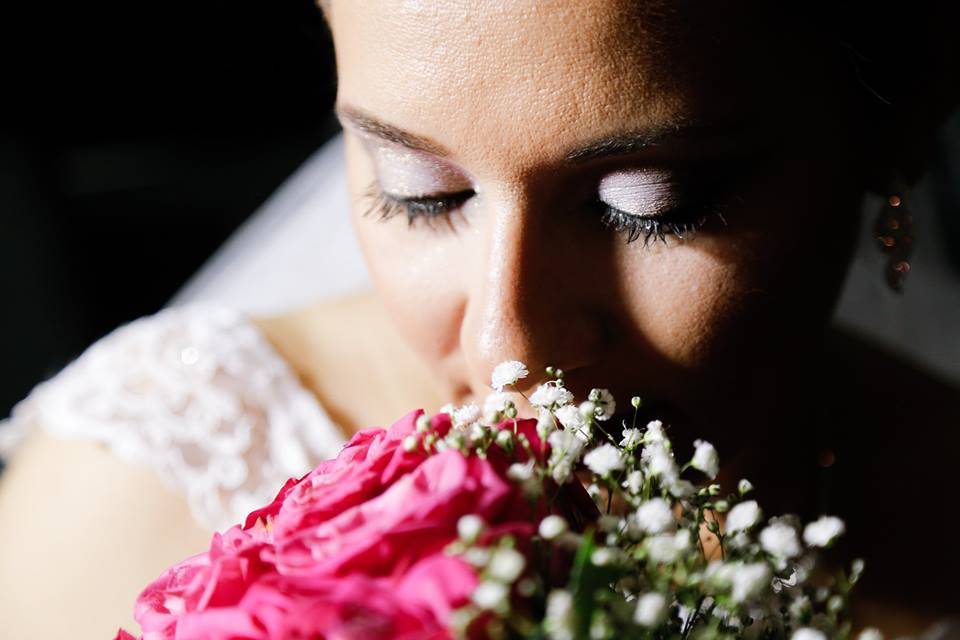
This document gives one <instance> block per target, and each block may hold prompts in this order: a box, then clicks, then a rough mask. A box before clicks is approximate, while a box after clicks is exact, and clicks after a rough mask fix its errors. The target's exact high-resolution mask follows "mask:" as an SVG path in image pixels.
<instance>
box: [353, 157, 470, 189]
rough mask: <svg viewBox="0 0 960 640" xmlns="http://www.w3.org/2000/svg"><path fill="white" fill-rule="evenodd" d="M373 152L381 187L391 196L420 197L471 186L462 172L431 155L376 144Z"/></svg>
mask: <svg viewBox="0 0 960 640" xmlns="http://www.w3.org/2000/svg"><path fill="white" fill-rule="evenodd" d="M371 152H372V153H371V154H372V157H373V161H374V164H375V165H376V169H377V178H378V180H379V181H380V188H381V189H383V191H384V192H385V193H388V194H390V195H391V196H394V197H398V198H418V197H424V196H435V195H438V194H449V193H458V192H460V191H464V190H467V189H470V188H471V184H470V180H469V179H467V177H466V176H464V175H463V173H461V172H460V171H457V169H456V168H454V167H452V166H451V165H450V164H449V163H447V162H443V161H441V160H438V159H436V158H434V157H432V156H430V154H427V153H423V152H420V151H413V150H410V149H403V148H397V147H393V146H388V145H375V146H373V148H372V149H371Z"/></svg>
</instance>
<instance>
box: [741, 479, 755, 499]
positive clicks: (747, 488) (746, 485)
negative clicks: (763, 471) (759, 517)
mask: <svg viewBox="0 0 960 640" xmlns="http://www.w3.org/2000/svg"><path fill="white" fill-rule="evenodd" d="M737 491H739V492H740V495H742V496H743V495H746V494H748V493H750V492H751V491H753V484H752V483H751V482H750V481H749V480H747V479H746V478H744V479H742V480H741V481H740V482H739V483H738V484H737Z"/></svg>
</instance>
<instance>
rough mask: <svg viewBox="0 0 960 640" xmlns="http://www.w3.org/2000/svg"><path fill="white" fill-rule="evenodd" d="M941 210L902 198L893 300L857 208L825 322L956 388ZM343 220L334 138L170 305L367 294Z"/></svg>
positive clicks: (958, 290)
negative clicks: (908, 223)
mask: <svg viewBox="0 0 960 640" xmlns="http://www.w3.org/2000/svg"><path fill="white" fill-rule="evenodd" d="M943 140H944V141H945V144H944V146H943V148H944V149H945V151H946V153H945V154H944V155H945V162H947V163H948V166H947V169H948V170H949V169H951V168H952V169H953V173H952V174H950V175H953V176H954V179H957V177H960V113H958V114H955V116H954V118H953V119H952V120H951V121H950V122H949V123H948V125H947V126H946V127H945V128H944V138H943ZM942 200H943V198H942V197H939V196H938V194H937V189H935V185H934V183H933V180H932V179H931V178H930V177H929V176H928V177H926V178H924V179H923V180H922V181H921V182H920V183H919V184H918V185H917V186H916V188H915V189H914V190H913V191H912V193H911V198H910V206H911V209H912V211H913V214H914V218H915V220H916V225H915V226H916V242H915V250H914V255H913V260H912V268H911V270H910V273H909V275H908V277H907V280H906V285H905V292H904V294H903V295H897V294H894V293H893V292H891V291H890V290H889V289H887V287H886V284H885V283H884V281H883V276H882V274H883V266H884V264H885V262H884V261H885V256H883V255H882V254H881V253H880V252H879V251H878V250H877V248H876V247H875V240H874V238H873V234H872V226H873V221H874V218H875V216H876V212H877V211H878V210H879V207H880V205H881V199H880V198H879V197H877V196H871V197H867V198H866V199H865V201H864V208H865V210H864V215H863V221H864V222H863V228H862V229H861V234H860V242H859V246H858V248H857V253H856V256H855V257H854V260H853V263H852V265H851V268H850V271H849V274H848V276H847V280H846V282H845V283H844V287H843V292H842V294H841V297H840V301H839V304H838V306H837V310H836V315H835V320H834V321H835V322H836V323H838V324H841V325H844V326H846V327H850V328H853V329H855V330H857V331H858V332H860V333H862V334H865V335H866V336H868V337H870V338H873V339H875V340H876V341H878V342H880V343H881V344H883V345H884V346H886V347H887V348H889V349H891V350H892V351H894V352H897V353H900V354H902V355H904V356H906V357H908V358H909V359H911V360H912V361H914V362H915V363H917V364H919V365H920V366H922V367H924V368H926V369H928V370H931V371H933V372H935V373H939V374H940V375H941V376H943V377H946V378H949V379H952V380H954V381H958V382H960V274H958V273H957V271H956V270H954V269H952V268H951V267H950V265H949V263H948V261H947V259H946V251H945V247H944V244H943V240H942V238H941V237H940V236H939V235H938V234H937V232H936V225H935V222H936V217H937V215H960V207H958V203H956V202H943V201H942ZM944 208H947V209H949V210H945V209H944ZM348 211H349V204H348V196H347V188H346V176H345V171H344V163H343V138H342V134H339V135H337V136H335V137H334V138H333V139H332V140H331V141H330V142H328V143H327V144H326V145H325V146H324V147H322V148H321V149H320V150H319V151H317V152H316V153H315V154H314V155H313V156H312V157H310V158H309V159H308V160H307V161H306V162H305V163H304V164H303V165H302V166H301V167H300V168H299V169H298V170H297V171H296V172H295V173H294V174H293V175H292V176H291V177H290V178H289V179H288V180H287V181H286V182H285V183H284V184H283V185H281V187H280V188H279V189H278V190H277V191H276V193H274V195H273V196H272V197H271V198H270V199H269V200H268V201H267V202H266V203H265V204H264V205H263V206H262V207H261V208H260V210H259V211H257V212H256V213H255V214H254V215H253V216H252V217H251V218H250V219H249V221H248V222H247V223H245V224H244V225H243V226H242V227H241V228H240V229H239V230H237V232H236V233H234V234H233V236H232V237H231V238H230V239H229V240H228V241H227V242H226V243H225V244H224V246H223V247H222V248H221V249H220V250H219V251H218V252H217V253H216V254H215V255H214V256H213V257H212V258H211V259H210V260H209V261H208V262H207V264H206V265H205V266H204V267H203V268H201V269H200V271H199V272H198V273H197V274H196V275H195V276H194V277H193V278H192V279H191V280H190V281H189V282H188V283H187V285H186V286H185V287H184V288H183V289H182V290H181V291H180V293H179V294H178V295H177V296H176V297H175V298H174V299H173V301H172V304H181V303H185V302H190V301H196V300H205V301H214V302H220V303H224V304H227V305H230V306H233V307H236V308H239V309H241V310H243V311H246V312H249V313H253V314H270V313H278V312H281V311H283V310H285V309H290V308H294V307H297V306H299V305H303V304H307V303H309V302H312V301H315V300H317V299H319V298H325V297H330V296H335V295H339V294H343V293H347V292H350V291H355V290H358V289H362V288H365V287H368V286H369V276H368V274H367V272H366V268H365V266H364V263H363V260H362V258H361V255H360V250H359V248H358V247H357V243H356V240H355V238H354V235H353V231H352V228H351V226H350V221H349V213H348Z"/></svg>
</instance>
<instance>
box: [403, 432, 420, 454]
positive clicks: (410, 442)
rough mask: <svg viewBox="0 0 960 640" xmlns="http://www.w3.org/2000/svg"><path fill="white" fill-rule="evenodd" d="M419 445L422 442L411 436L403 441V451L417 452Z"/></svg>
mask: <svg viewBox="0 0 960 640" xmlns="http://www.w3.org/2000/svg"><path fill="white" fill-rule="evenodd" d="M419 444H420V442H419V441H418V440H417V436H415V435H413V434H410V435H409V436H407V437H406V438H404V439H403V450H404V451H406V452H408V453H409V452H413V451H416V450H417V446H418V445H419Z"/></svg>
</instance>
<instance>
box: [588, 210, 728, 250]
mask: <svg viewBox="0 0 960 640" xmlns="http://www.w3.org/2000/svg"><path fill="white" fill-rule="evenodd" d="M596 206H597V208H599V209H600V221H601V222H602V223H603V225H604V226H606V227H607V228H609V229H613V230H614V231H617V232H619V233H623V234H624V235H625V236H626V238H627V244H630V243H631V242H635V241H637V240H639V239H640V238H643V246H644V247H647V246H648V245H649V243H650V241H651V239H652V240H653V242H654V243H656V242H657V240H659V241H661V242H663V243H664V244H666V243H667V236H674V237H676V238H677V239H678V240H686V241H689V240H692V239H693V237H694V236H695V235H696V233H697V231H699V230H700V229H701V228H702V227H703V226H704V225H705V224H706V223H707V222H708V220H709V219H710V218H711V217H712V216H717V217H718V218H719V219H720V220H721V221H722V222H723V224H724V226H726V225H727V220H726V218H724V217H723V213H722V211H721V210H720V207H718V206H709V205H707V204H693V205H685V206H677V207H671V208H669V209H667V210H665V211H662V212H660V213H657V214H655V215H649V216H639V215H635V214H632V213H627V212H626V211H621V210H620V209H617V208H616V207H613V206H611V205H609V204H607V203H606V202H603V201H602V200H597V201H596Z"/></svg>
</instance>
